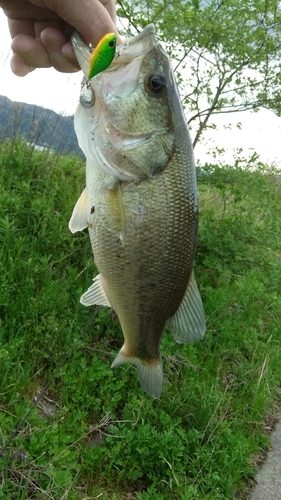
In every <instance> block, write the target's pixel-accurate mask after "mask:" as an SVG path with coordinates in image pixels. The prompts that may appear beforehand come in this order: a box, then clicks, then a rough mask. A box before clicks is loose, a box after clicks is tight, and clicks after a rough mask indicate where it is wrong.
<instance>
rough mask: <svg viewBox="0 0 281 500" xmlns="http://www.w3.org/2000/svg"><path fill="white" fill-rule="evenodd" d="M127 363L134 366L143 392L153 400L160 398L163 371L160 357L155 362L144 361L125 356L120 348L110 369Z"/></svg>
mask: <svg viewBox="0 0 281 500" xmlns="http://www.w3.org/2000/svg"><path fill="white" fill-rule="evenodd" d="M127 363H130V364H132V365H135V366H136V368H137V373H138V379H139V382H140V385H141V386H142V388H143V389H144V390H145V392H147V394H149V396H152V397H153V398H155V399H157V398H160V396H161V394H162V385H163V369H162V361H161V358H160V356H159V358H157V359H155V360H154V359H153V360H150V361H144V360H141V359H139V358H136V357H133V356H126V355H125V354H124V350H123V347H122V349H121V351H120V352H119V353H118V354H117V356H116V358H115V360H114V361H113V363H112V365H111V368H115V366H119V365H124V364H127Z"/></svg>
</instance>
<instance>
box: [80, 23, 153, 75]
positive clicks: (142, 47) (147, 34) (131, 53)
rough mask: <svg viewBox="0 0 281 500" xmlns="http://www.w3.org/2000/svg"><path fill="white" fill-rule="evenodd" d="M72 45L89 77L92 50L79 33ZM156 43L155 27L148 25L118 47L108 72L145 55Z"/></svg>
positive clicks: (81, 66)
mask: <svg viewBox="0 0 281 500" xmlns="http://www.w3.org/2000/svg"><path fill="white" fill-rule="evenodd" d="M71 43H72V47H73V50H74V53H75V56H76V58H77V61H78V63H79V65H80V68H81V69H82V71H83V73H84V75H85V76H87V74H88V70H89V61H90V57H91V55H92V50H91V49H90V47H89V46H88V45H86V44H85V42H84V40H83V39H82V37H81V35H80V34H79V33H78V31H74V32H73V33H72V35H71ZM155 43H156V38H155V28H154V25H153V24H148V25H147V26H145V28H144V29H143V30H142V31H141V32H140V33H138V34H137V35H135V36H133V37H132V38H129V39H128V40H126V41H124V43H122V44H120V45H118V50H117V51H116V56H115V58H114V59H113V61H112V63H111V65H110V66H109V68H108V69H107V70H106V71H112V70H113V71H114V70H115V69H116V66H119V65H120V64H122V63H123V62H124V63H126V62H127V60H128V59H133V58H136V57H138V56H141V55H143V54H144V53H146V52H148V51H149V50H150V48H151V47H152V46H153V44H155Z"/></svg>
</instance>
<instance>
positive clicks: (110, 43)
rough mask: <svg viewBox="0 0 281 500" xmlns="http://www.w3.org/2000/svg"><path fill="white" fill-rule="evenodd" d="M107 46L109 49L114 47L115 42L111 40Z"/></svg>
mask: <svg viewBox="0 0 281 500" xmlns="http://www.w3.org/2000/svg"><path fill="white" fill-rule="evenodd" d="M108 46H109V47H110V48H113V47H115V42H114V40H111V41H110V42H109V44H108Z"/></svg>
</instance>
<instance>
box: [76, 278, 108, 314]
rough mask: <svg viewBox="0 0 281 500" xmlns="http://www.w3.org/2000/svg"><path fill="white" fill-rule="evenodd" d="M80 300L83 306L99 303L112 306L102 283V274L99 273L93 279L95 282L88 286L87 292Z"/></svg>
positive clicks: (99, 304)
mask: <svg viewBox="0 0 281 500" xmlns="http://www.w3.org/2000/svg"><path fill="white" fill-rule="evenodd" d="M80 302H81V304H83V306H93V305H97V306H107V307H111V304H110V302H109V300H108V298H107V296H106V294H105V291H104V288H103V285H102V281H101V274H98V275H97V276H96V277H95V278H94V279H93V284H92V285H91V286H90V288H88V290H87V292H85V293H84V294H83V295H82V297H81V299H80Z"/></svg>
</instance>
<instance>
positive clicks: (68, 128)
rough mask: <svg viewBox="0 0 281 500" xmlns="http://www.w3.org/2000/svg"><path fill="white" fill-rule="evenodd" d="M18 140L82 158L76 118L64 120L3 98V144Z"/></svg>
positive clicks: (0, 122)
mask: <svg viewBox="0 0 281 500" xmlns="http://www.w3.org/2000/svg"><path fill="white" fill-rule="evenodd" d="M15 136H21V137H24V138H25V140H26V141H27V142H30V143H33V144H35V145H36V146H39V147H47V148H49V149H52V150H53V151H55V152H59V153H63V154H76V155H79V156H81V157H83V153H82V151H81V149H80V148H79V146H78V142H77V138H76V134H75V131H74V121H73V116H62V115H59V114H57V113H55V111H52V110H50V109H45V108H42V107H41V106H36V105H34V104H26V103H23V102H13V101H11V100H10V99H8V98H7V97H6V96H0V141H3V140H4V139H5V138H12V137H15Z"/></svg>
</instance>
